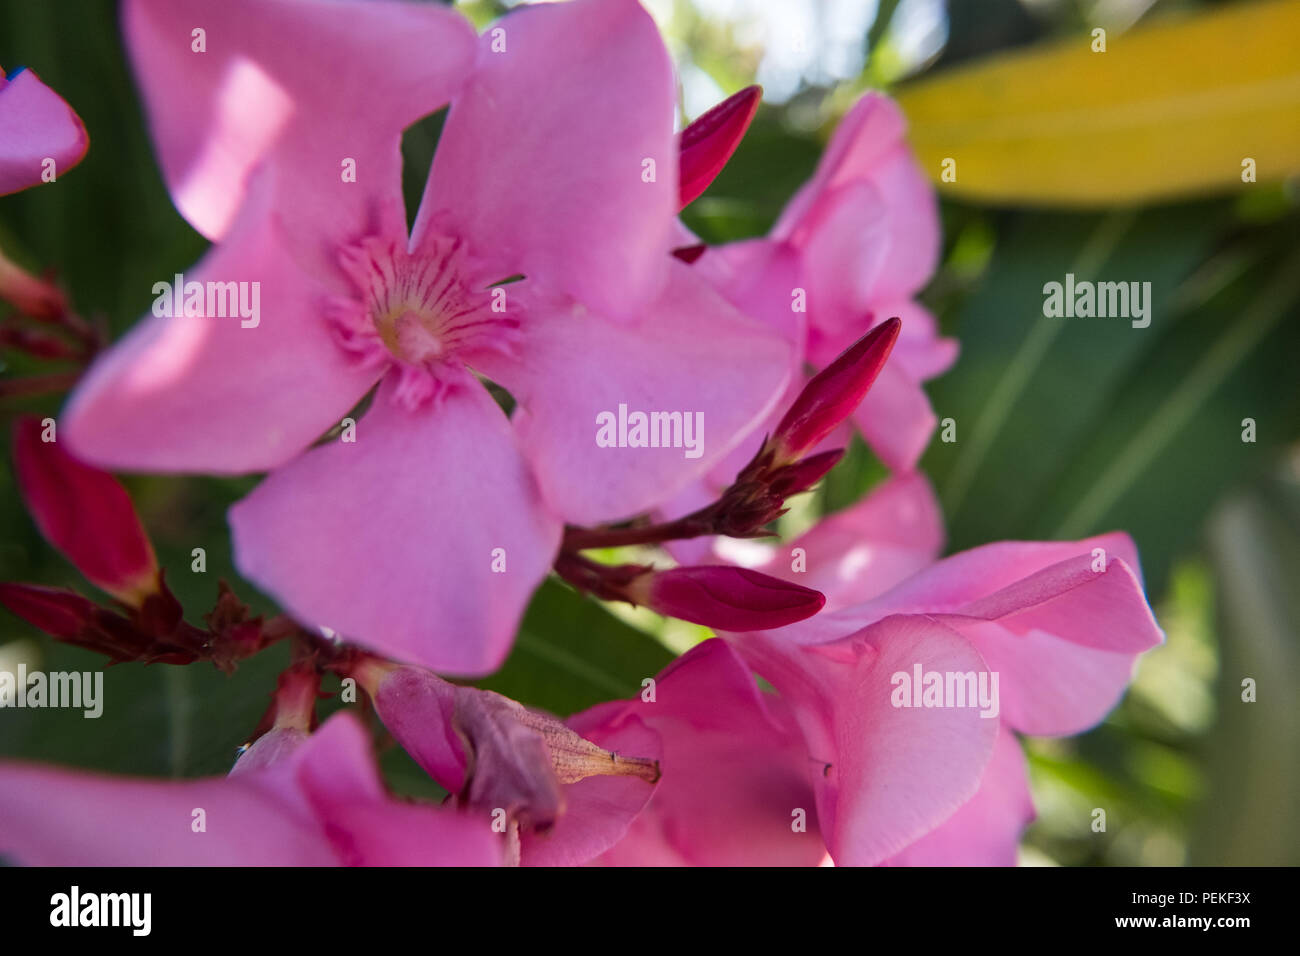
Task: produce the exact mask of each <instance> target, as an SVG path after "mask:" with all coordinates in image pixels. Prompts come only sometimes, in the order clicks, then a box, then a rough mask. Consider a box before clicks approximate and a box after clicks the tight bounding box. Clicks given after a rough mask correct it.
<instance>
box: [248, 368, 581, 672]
mask: <svg viewBox="0 0 1300 956" xmlns="http://www.w3.org/2000/svg"><path fill="white" fill-rule="evenodd" d="M396 388H397V384H396V380H395V378H388V379H386V380H385V381H384V383H383V385H382V386H381V387H380V389H379V391H378V393H377V394H376V395H375V399H374V403H373V405H372V406H371V409H370V411H369V412H368V413H367V414H366V416H365V417H364V418H363V419H361V421H360V422H358V423H357V431H356V442H355V443H351V444H350V443H345V442H341V441H333V442H331V443H329V444H327V445H324V446H322V447H320V448H318V449H316V450H314V451H312V452H310V453H308V454H306V455H303V456H302V457H300V458H298V459H297V460H296V461H294V462H292V463H290V464H289V465H287V466H285V467H284V468H281V469H279V470H278V471H276V472H274V473H273V474H271V475H270V476H269V477H268V478H267V479H266V481H264V482H263V483H262V484H261V485H260V486H259V487H258V488H257V489H255V490H254V491H253V493H252V494H251V495H249V496H248V497H247V498H245V499H244V500H243V501H241V502H239V503H238V504H236V505H235V506H234V508H232V509H231V512H230V525H231V530H232V532H233V535H234V545H235V560H236V564H237V565H238V566H239V568H240V570H241V572H242V573H244V574H245V575H246V576H248V577H249V578H250V579H251V580H253V581H256V582H257V583H258V584H259V585H261V586H262V587H264V588H265V589H266V590H268V591H269V592H270V593H272V594H273V595H275V596H276V598H277V599H279V600H280V602H281V603H282V604H283V605H284V606H285V607H286V609H287V610H289V612H290V613H292V614H293V615H294V617H296V618H297V619H298V620H300V621H303V622H304V623H309V624H313V625H318V626H326V627H329V628H331V629H333V630H335V631H337V632H339V633H340V634H342V635H344V636H346V637H347V638H349V639H353V640H355V641H356V642H357V643H359V644H362V645H364V646H366V647H370V648H372V649H374V650H376V651H379V652H381V653H383V654H385V655H388V656H391V657H394V658H397V659H399V660H405V661H410V662H413V663H419V664H423V665H424V666H426V667H429V668H430V669H433V670H436V671H439V672H442V673H452V674H484V673H488V672H490V671H492V670H494V669H495V668H496V667H497V666H498V665H499V664H500V663H501V661H502V660H503V659H504V658H505V655H506V653H507V651H508V650H509V649H510V644H511V642H512V641H513V639H514V632H515V628H516V627H517V626H518V624H519V619H520V616H521V615H522V613H523V609H524V607H525V606H526V605H527V603H528V599H529V597H530V595H531V594H532V592H533V589H534V588H536V587H537V585H538V583H539V582H540V581H541V579H542V578H543V577H544V576H545V575H546V572H547V570H548V569H549V567H550V564H551V561H552V559H553V557H554V555H555V551H556V549H557V547H558V543H559V535H560V522H559V521H558V520H556V519H555V518H553V517H551V516H549V515H548V514H547V513H546V512H545V511H544V510H543V508H542V506H541V504H540V501H539V498H538V495H537V492H536V489H535V487H534V485H533V481H532V478H531V476H530V475H529V473H528V469H527V467H526V465H525V464H524V462H523V460H522V459H521V458H520V456H519V453H518V451H517V450H516V448H515V445H514V440H513V436H512V435H511V432H510V427H509V424H508V423H507V421H506V419H505V416H504V415H503V414H502V413H501V411H500V409H499V408H498V407H497V406H496V404H495V403H494V402H493V401H492V399H491V397H490V396H489V395H488V394H487V391H486V390H485V389H483V388H482V387H481V386H479V385H478V384H477V383H476V382H473V381H472V380H470V379H468V377H467V378H466V380H465V381H464V382H462V383H460V384H458V385H456V386H454V387H453V388H451V389H450V390H449V392H448V394H447V395H446V396H445V397H444V398H443V400H442V402H441V404H439V405H435V406H432V407H427V408H424V409H422V410H421V411H419V412H410V411H408V410H407V409H406V408H405V406H404V405H402V404H401V403H399V402H397V401H395V400H394V397H393V393H394V391H395V389H396ZM497 549H503V554H494V552H496V550H497ZM497 557H501V558H502V559H503V560H504V562H505V564H504V567H505V568H506V571H505V572H504V573H500V572H494V571H493V570H492V568H493V564H494V559H495V558H497ZM498 566H500V565H499V564H498ZM340 582H346V584H347V586H346V587H341V586H340Z"/></svg>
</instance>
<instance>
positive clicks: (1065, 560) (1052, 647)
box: [802, 534, 1164, 734]
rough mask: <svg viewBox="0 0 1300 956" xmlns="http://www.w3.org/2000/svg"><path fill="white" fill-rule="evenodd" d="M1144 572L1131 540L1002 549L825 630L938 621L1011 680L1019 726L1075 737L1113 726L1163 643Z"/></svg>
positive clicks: (1010, 714)
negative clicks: (1148, 656) (1135, 678)
mask: <svg viewBox="0 0 1300 956" xmlns="http://www.w3.org/2000/svg"><path fill="white" fill-rule="evenodd" d="M1137 567H1138V565H1137V554H1136V550H1135V549H1134V547H1133V542H1132V540H1131V539H1130V538H1129V537H1128V536H1127V535H1124V534H1109V535H1100V536H1098V537H1095V538H1088V539H1085V540H1083V541H1076V542H1070V541H1061V542H1001V543H998V544H992V545H986V546H984V547H982V548H975V549H973V550H971V551H964V552H962V553H961V554H957V555H953V556H952V557H950V558H947V559H945V560H943V561H940V562H938V563H937V564H935V565H933V566H932V567H930V568H928V569H926V570H925V571H922V572H921V573H919V574H917V575H915V576H913V577H912V578H910V579H908V580H907V581H904V582H903V583H902V584H900V585H899V586H898V587H896V588H894V589H893V590H892V591H890V592H888V593H886V594H883V595H881V596H880V597H878V598H876V599H874V600H872V601H869V602H867V603H865V604H861V605H858V606H856V607H854V608H850V609H847V610H845V611H843V612H840V613H839V614H837V615H835V617H834V619H831V618H826V619H825V620H823V621H821V622H819V626H820V627H823V628H836V627H838V628H841V629H844V630H849V629H852V628H853V627H854V626H862V625H865V624H866V623H868V622H870V621H874V620H879V619H880V618H882V617H885V616H887V615H890V614H922V615H926V616H927V617H930V618H938V619H940V620H942V621H944V623H946V624H947V625H948V626H950V627H954V628H956V629H957V630H959V631H961V633H963V634H964V635H966V637H967V638H969V639H970V640H971V641H972V642H973V643H974V644H975V645H976V646H977V647H978V648H979V650H980V653H981V654H982V655H983V656H984V657H985V659H986V660H987V661H988V664H989V667H990V668H991V669H992V670H996V671H998V672H1000V673H1002V674H1003V675H1004V677H1003V679H1002V683H1001V694H1002V700H1003V716H1004V719H1006V720H1007V721H1008V723H1010V725H1011V726H1013V727H1015V728H1016V729H1017V730H1020V731H1022V732H1024V733H1033V734H1062V733H1075V732H1078V731H1080V730H1083V729H1085V728H1087V727H1089V726H1092V725H1093V724H1095V723H1097V721H1099V720H1101V719H1102V717H1104V716H1105V714H1106V713H1107V712H1108V711H1109V710H1110V709H1111V707H1113V706H1114V705H1115V703H1116V702H1117V701H1118V700H1119V698H1120V696H1121V695H1122V694H1123V692H1124V688H1125V687H1126V686H1127V684H1128V681H1129V679H1130V677H1131V676H1132V668H1133V663H1134V661H1135V660H1136V658H1137V656H1138V655H1139V654H1140V653H1142V652H1143V651H1145V650H1148V649H1149V648H1151V647H1154V646H1156V645H1157V644H1159V643H1161V642H1162V641H1163V639H1164V635H1163V634H1162V633H1161V631H1160V628H1159V626H1158V625H1157V624H1156V621H1155V619H1154V617H1153V616H1152V614H1151V609H1150V607H1149V605H1148V604H1147V601H1146V598H1145V596H1144V595H1143V593H1142V581H1141V576H1140V573H1139V571H1138V570H1137ZM1100 568H1104V570H1100ZM802 633H805V634H808V633H809V632H807V631H805V632H802ZM809 639H811V640H819V639H820V638H819V637H810V638H809Z"/></svg>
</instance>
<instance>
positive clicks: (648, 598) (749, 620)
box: [640, 565, 826, 631]
mask: <svg viewBox="0 0 1300 956" xmlns="http://www.w3.org/2000/svg"><path fill="white" fill-rule="evenodd" d="M643 587H644V591H645V598H644V600H643V601H641V602H640V603H643V604H645V606H646V607H649V608H651V609H652V610H655V611H658V612H659V613H660V614H665V615H669V616H671V617H678V618H681V619H682V620H683V621H691V622H693V623H695V624H703V625H704V626H705V627H712V628H716V629H718V630H722V631H761V630H766V629H768V628H773V627H784V626H785V625H787V624H793V623H794V622H795V621H802V620H803V619H804V618H808V617H812V616H813V615H814V614H816V613H817V612H818V611H820V610H821V609H822V606H823V605H824V604H825V603H826V598H825V596H824V595H823V594H822V593H821V592H820V591H814V590H812V589H811V588H805V587H802V586H800V585H798V584H791V583H790V582H788V581H782V580H780V579H779V578H774V577H770V576H769V575H766V574H760V573H759V572H757V571H750V570H748V569H747V568H736V567H731V566H728V565H707V566H702V567H693V568H673V569H671V570H669V571H657V572H655V573H654V574H652V575H649V577H648V583H647V584H646V585H643Z"/></svg>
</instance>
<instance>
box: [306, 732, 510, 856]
mask: <svg viewBox="0 0 1300 956" xmlns="http://www.w3.org/2000/svg"><path fill="white" fill-rule="evenodd" d="M311 740H312V742H313V743H315V744H316V745H315V746H313V747H310V748H306V747H304V748H303V750H302V757H301V759H300V760H299V761H298V762H297V764H296V783H297V785H298V787H299V788H300V789H301V791H302V793H303V796H304V797H305V799H306V802H307V804H308V805H309V806H310V807H311V810H312V812H313V813H314V814H315V815H316V818H317V819H318V820H320V821H321V824H322V828H323V829H324V832H325V835H326V837H327V838H328V839H329V841H330V844H331V845H332V847H333V849H334V852H335V853H336V854H337V856H338V858H339V862H341V863H343V864H345V865H348V866H498V865H499V864H500V862H501V844H500V841H499V839H498V838H497V837H496V836H494V835H493V833H492V831H491V828H490V827H489V826H488V825H487V824H486V823H485V822H484V821H482V820H476V819H474V818H473V817H470V816H467V815H464V814H459V813H454V812H452V811H450V810H439V809H435V808H433V807H427V806H419V805H416V804H409V803H403V802H400V801H396V800H393V799H391V798H389V797H388V795H387V793H386V791H385V790H384V786H383V783H382V782H381V780H380V778H379V773H378V770H377V768H376V767H375V762H374V758H373V757H372V756H371V753H370V740H369V736H368V735H367V734H366V732H365V731H364V730H363V729H362V727H361V725H360V723H359V722H358V721H357V719H356V718H355V717H353V716H352V715H351V714H348V715H347V717H346V720H345V719H343V718H342V717H341V716H336V717H334V718H333V719H331V720H330V721H328V722H327V723H326V724H325V725H324V726H323V727H321V729H320V730H319V731H317V732H316V733H315V734H313V735H312V738H311Z"/></svg>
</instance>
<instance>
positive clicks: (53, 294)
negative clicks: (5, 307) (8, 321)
mask: <svg viewBox="0 0 1300 956" xmlns="http://www.w3.org/2000/svg"><path fill="white" fill-rule="evenodd" d="M0 299H3V300H4V301H6V302H8V303H9V304H10V305H12V306H13V307H14V308H16V309H17V310H18V311H19V312H20V313H22V314H23V315H26V316H29V317H30V318H33V319H43V320H48V319H53V318H55V317H56V316H58V315H59V314H60V313H62V312H63V310H64V309H65V308H66V303H65V302H64V299H63V293H62V292H60V291H59V290H58V289H57V288H55V287H54V286H53V285H51V284H50V283H48V282H46V281H44V280H43V279H38V278H37V277H36V276H34V275H32V274H31V273H30V272H27V271H26V270H25V269H23V268H21V267H20V266H18V265H15V264H14V263H13V262H10V261H9V260H8V259H7V258H5V256H4V254H3V253H0Z"/></svg>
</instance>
